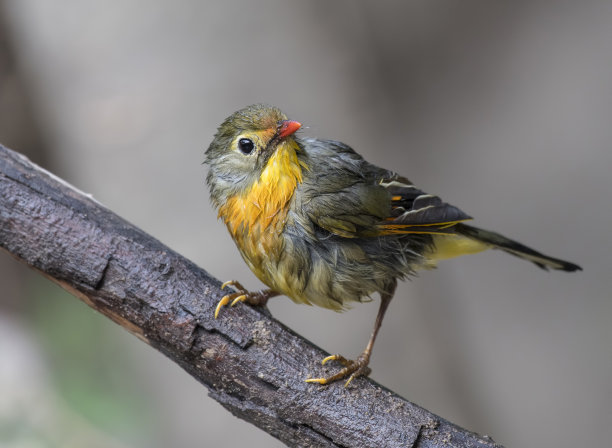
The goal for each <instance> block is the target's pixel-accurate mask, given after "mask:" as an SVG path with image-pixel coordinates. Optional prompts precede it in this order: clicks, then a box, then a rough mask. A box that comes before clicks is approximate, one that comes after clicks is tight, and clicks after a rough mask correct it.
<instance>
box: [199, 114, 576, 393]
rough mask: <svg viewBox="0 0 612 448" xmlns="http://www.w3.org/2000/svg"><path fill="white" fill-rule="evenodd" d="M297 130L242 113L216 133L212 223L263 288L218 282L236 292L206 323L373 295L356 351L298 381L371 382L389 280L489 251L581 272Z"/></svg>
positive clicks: (282, 119) (278, 118) (211, 163)
mask: <svg viewBox="0 0 612 448" xmlns="http://www.w3.org/2000/svg"><path fill="white" fill-rule="evenodd" d="M301 127H302V125H301V123H300V122H298V121H295V120H290V119H289V118H288V117H287V116H286V115H285V114H284V113H283V112H282V111H281V110H280V109H279V108H277V107H274V106H270V105H265V104H254V105H251V106H247V107H245V108H243V109H240V110H238V111H237V112H234V113H233V114H232V115H230V116H229V117H228V118H226V119H225V121H223V123H222V124H221V125H220V126H219V127H218V129H217V132H216V134H215V136H214V138H213V140H212V142H211V143H210V146H209V147H208V149H207V150H206V152H205V161H204V163H205V164H206V165H208V174H207V176H206V183H207V185H208V188H209V192H210V200H211V203H212V205H213V207H214V208H215V209H216V210H217V211H218V218H219V219H220V220H222V221H223V223H224V224H225V226H226V227H227V229H228V231H229V233H230V235H231V237H232V239H233V240H234V242H235V243H236V246H237V247H238V250H239V252H240V254H241V255H242V258H243V259H244V261H245V262H246V264H247V265H248V266H249V268H250V269H251V271H253V273H254V274H255V275H256V276H257V277H258V278H259V280H261V281H262V282H263V283H264V284H265V285H266V286H267V288H266V289H263V290H261V291H249V290H247V289H246V288H244V287H243V286H242V285H241V284H240V282H238V281H236V280H230V281H228V282H225V283H224V284H223V285H222V289H225V288H228V287H231V288H232V290H233V291H234V292H231V293H229V294H227V295H225V296H224V297H223V298H222V299H221V300H220V301H219V303H218V305H217V307H216V310H215V318H217V317H218V316H219V313H220V310H221V309H222V308H223V307H225V306H226V305H228V304H229V303H230V302H231V305H232V306H233V305H235V304H236V303H239V302H246V303H248V304H251V305H254V306H265V305H266V303H267V302H268V299H270V298H272V297H274V296H278V295H285V296H287V297H289V298H290V299H292V300H293V301H294V302H296V303H298V304H308V305H317V306H320V307H323V308H328V309H331V310H335V311H343V310H345V309H347V308H348V307H350V305H351V304H353V303H355V302H363V301H367V300H371V296H372V295H373V294H376V293H377V294H378V295H379V296H380V306H379V309H378V313H377V316H376V319H375V323H374V328H373V331H372V333H371V336H370V339H369V341H368V344H367V346H366V348H365V350H364V351H363V352H362V353H361V355H360V356H359V357H357V358H356V359H354V360H350V359H347V358H345V357H343V356H342V355H339V354H335V355H331V356H328V357H326V358H324V359H323V361H322V363H323V364H326V363H327V362H332V361H335V362H337V363H339V364H340V366H339V370H338V371H337V373H335V374H333V375H330V376H327V377H320V378H308V379H306V381H307V382H310V383H318V384H328V383H331V382H334V381H337V380H344V379H346V382H345V386H348V385H349V384H350V383H351V381H353V380H354V379H355V378H357V377H359V376H367V375H369V374H370V372H371V369H370V367H369V362H370V357H371V354H372V349H373V346H374V342H375V340H376V337H377V335H378V332H379V330H380V328H381V325H382V321H383V318H384V315H385V312H386V310H387V308H388V306H389V303H390V301H391V299H392V298H393V295H394V292H395V289H396V285H397V283H398V281H399V280H404V279H406V278H409V277H411V276H413V275H414V274H415V273H416V272H417V271H419V270H421V269H431V268H434V267H435V266H436V265H437V263H438V262H439V261H440V260H444V259H448V258H454V257H457V256H460V255H466V254H473V253H477V252H481V251H484V250H487V249H498V250H501V251H503V252H506V253H509V254H511V255H514V256H516V257H519V258H522V259H524V260H527V261H530V262H532V263H534V264H535V265H536V266H538V267H539V268H542V269H544V270H547V269H556V270H561V271H567V272H573V271H578V270H581V269H582V268H581V267H580V266H578V265H576V264H574V263H570V262H568V261H564V260H560V259H557V258H553V257H549V256H547V255H544V254H542V253H540V252H538V251H536V250H534V249H531V248H529V247H527V246H525V245H523V244H521V243H519V242H516V241H513V240H511V239H509V238H507V237H505V236H502V235H500V234H499V233H496V232H492V231H489V230H484V229H481V228H477V227H473V226H472V225H469V224H467V223H466V222H467V221H469V220H471V219H472V218H471V216H469V215H468V214H466V213H465V212H463V211H462V210H460V209H459V208H457V207H455V206H453V205H450V204H448V203H446V202H444V201H442V199H441V198H440V197H439V196H437V195H433V194H428V193H426V192H424V191H422V190H421V189H419V188H418V187H417V186H415V185H414V184H413V183H412V182H411V181H409V180H408V179H407V178H406V177H404V176H402V175H400V174H398V173H396V172H395V171H393V170H388V169H385V168H380V167H378V166H376V165H373V164H371V163H369V162H367V161H366V160H365V159H364V158H363V157H362V156H360V155H359V154H358V153H357V152H356V151H354V150H353V149H352V148H351V147H350V146H348V145H346V144H344V143H341V142H339V141H335V140H326V139H317V138H307V137H302V136H301V135H298V134H297V133H296V132H297V131H298V130H299V129H300V128H301ZM300 134H301V131H300Z"/></svg>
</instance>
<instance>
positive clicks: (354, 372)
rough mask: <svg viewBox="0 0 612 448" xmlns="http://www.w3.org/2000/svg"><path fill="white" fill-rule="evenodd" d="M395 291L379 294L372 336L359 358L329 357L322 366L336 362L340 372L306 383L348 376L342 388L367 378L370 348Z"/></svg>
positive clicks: (392, 289) (325, 381)
mask: <svg viewBox="0 0 612 448" xmlns="http://www.w3.org/2000/svg"><path fill="white" fill-rule="evenodd" d="M394 291H395V285H393V287H392V288H390V290H389V292H387V293H384V294H381V296H380V307H379V308H378V314H377V315H376V321H375V322H374V331H372V336H370V340H369V341H368V345H367V346H366V348H365V350H364V351H363V353H362V354H361V355H359V357H358V358H357V359H356V360H354V361H352V360H350V359H346V358H345V357H344V356H342V355H331V356H328V357H327V358H325V359H323V361H322V362H321V363H322V364H325V363H327V362H328V361H338V362H339V363H340V364H342V365H343V366H344V368H343V369H342V370H340V371H339V372H338V373H336V374H335V375H332V376H330V377H327V378H309V379H307V380H306V382H307V383H319V384H328V383H331V382H333V381H337V380H340V379H343V378H346V377H347V376H348V380H347V381H346V383H344V387H346V386H348V385H349V383H350V382H351V381H353V380H354V379H355V378H357V377H360V376H362V375H363V376H368V375H369V374H370V372H371V369H370V368H369V367H368V364H369V362H370V355H371V354H372V347H374V341H376V335H377V334H378V330H380V326H381V325H382V321H383V318H384V317H385V311H387V307H388V306H389V302H391V299H392V298H393V292H394Z"/></svg>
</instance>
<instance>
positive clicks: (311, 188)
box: [300, 140, 471, 238]
mask: <svg viewBox="0 0 612 448" xmlns="http://www.w3.org/2000/svg"><path fill="white" fill-rule="evenodd" d="M307 143H308V145H309V150H310V151H309V152H310V155H311V157H312V158H313V159H314V160H311V163H316V167H317V168H316V170H315V169H311V170H310V172H309V173H307V175H306V180H305V182H304V183H305V185H304V187H303V189H302V195H301V200H300V202H301V204H300V206H301V208H302V210H303V211H304V212H305V213H306V216H308V217H309V218H310V220H311V221H312V222H313V223H314V224H315V225H317V226H319V227H321V228H322V229H324V230H326V231H328V232H331V233H333V234H335V235H339V236H342V237H345V238H358V237H375V236H381V235H383V236H384V235H399V234H408V233H426V234H448V233H454V232H453V231H452V229H451V227H452V226H454V225H455V224H457V223H458V222H461V221H465V220H468V219H471V218H470V216H468V215H467V214H465V213H464V212H462V211H461V210H459V209H458V208H457V207H454V206H452V205H450V204H447V203H445V202H442V200H441V199H440V198H439V197H437V196H434V195H430V194H427V193H424V192H423V191H421V190H419V189H418V188H416V187H415V186H414V185H413V184H412V183H411V182H410V181H409V180H408V179H406V178H404V177H402V176H399V175H398V174H396V173H394V172H392V171H388V170H384V169H382V168H379V167H377V166H375V165H372V164H370V163H368V162H366V161H365V160H364V159H363V158H362V157H361V156H359V155H358V154H357V153H355V152H354V151H353V150H352V149H351V148H350V147H348V146H346V145H344V144H342V143H339V142H331V141H320V140H311V141H308V142H307Z"/></svg>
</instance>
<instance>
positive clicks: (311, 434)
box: [0, 145, 500, 448]
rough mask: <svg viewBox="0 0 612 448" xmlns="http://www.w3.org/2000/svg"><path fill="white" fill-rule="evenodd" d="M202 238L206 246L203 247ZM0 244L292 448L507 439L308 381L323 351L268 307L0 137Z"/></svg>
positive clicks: (387, 397)
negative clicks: (228, 300) (235, 292)
mask: <svg viewBox="0 0 612 448" xmlns="http://www.w3.org/2000/svg"><path fill="white" fill-rule="evenodd" d="M205 243H206V242H205V241H203V242H202V246H203V247H204V246H205ZM0 247H2V248H3V249H4V250H6V251H7V252H9V253H11V254H12V255H13V256H14V257H16V258H17V259H18V260H20V261H22V262H24V263H26V264H27V265H29V266H30V267H32V268H34V269H36V270H37V271H39V272H40V273H41V274H43V275H45V276H46V277H48V278H50V279H51V280H52V281H54V282H56V283H58V284H60V285H61V286H62V287H64V288H65V289H66V290H68V291H69V292H71V293H72V294H74V295H75V296H77V297H78V298H80V299H81V300H83V301H84V302H86V303H87V304H88V305H90V306H91V307H92V308H95V309H96V310H98V311H100V312H101V313H102V314H104V315H106V316H107V317H109V318H111V319H112V320H113V321H115V322H116V323H118V324H119V325H121V326H122V327H124V328H126V329H128V330H129V331H130V332H132V333H133V334H134V335H136V336H137V337H138V338H140V339H142V340H143V341H144V342H146V343H147V344H150V345H151V346H153V347H155V348H156V349H158V350H159V351H161V352H163V353H164V354H165V355H166V356H167V357H168V358H170V359H171V360H172V361H174V362H176V363H178V364H179V365H180V366H182V367H183V368H184V369H185V370H186V371H187V372H188V373H189V374H191V375H192V376H194V377H195V378H196V379H197V380H198V381H200V382H201V383H202V384H204V385H205V386H206V387H207V388H208V389H209V394H210V396H211V397H212V398H214V399H215V400H217V401H218V402H220V403H221V404H222V405H223V406H224V407H225V408H227V409H228V410H229V411H230V412H232V413H233V414H234V415H236V416H237V417H239V418H241V419H244V420H246V421H249V422H251V423H253V424H254V425H256V426H258V427H259V428H261V429H263V430H264V431H266V432H268V433H269V434H271V435H272V436H274V437H277V438H278V439H280V440H281V441H283V442H284V443H286V444H287V445H290V446H309V447H312V446H320V447H349V446H350V447H353V446H358V447H367V446H371V447H383V446H388V447H482V448H484V447H489V448H491V447H499V446H500V445H497V444H495V443H494V442H493V441H492V440H491V439H490V438H488V437H481V436H479V435H477V434H474V433H471V432H468V431H466V430H464V429H462V428H460V427H458V426H456V425H454V424H452V423H450V422H448V421H446V420H444V419H442V418H440V417H438V416H436V415H434V414H432V413H430V412H428V411H426V410H424V409H422V408H420V407H418V406H416V405H414V404H412V403H410V402H408V401H406V400H405V399H403V398H402V397H400V396H398V395H396V394H394V393H393V392H391V391H389V390H387V389H385V388H384V387H382V386H380V385H378V384H376V383H375V382H373V381H371V380H369V379H365V378H360V379H358V380H355V381H354V382H353V383H352V384H351V386H350V387H348V388H344V387H343V384H342V382H338V383H335V384H332V385H330V386H324V387H321V386H319V385H314V384H307V383H305V382H304V379H305V378H306V377H307V376H308V375H321V374H323V373H324V372H322V371H321V370H322V369H323V367H321V365H320V360H321V359H322V358H323V357H324V356H325V355H326V353H324V352H322V351H321V350H320V349H319V348H317V347H315V346H314V345H313V344H311V343H310V342H308V341H306V340H304V339H303V338H301V337H300V336H298V335H297V334H295V333H293V332H292V331H291V330H290V329H288V328H286V327H285V326H283V325H282V324H281V323H279V322H278V321H276V320H275V319H273V318H272V317H270V316H269V313H267V311H266V310H265V309H264V310H258V309H254V308H251V307H249V306H237V307H235V308H226V309H224V311H223V313H222V315H221V316H220V318H219V319H218V320H215V319H214V318H213V311H214V308H215V305H216V303H217V302H218V300H219V299H220V297H221V295H222V294H221V291H220V289H219V286H220V283H219V281H218V280H216V279H215V278H213V277H211V276H210V275H209V274H208V273H207V272H206V271H204V270H203V269H200V268H198V267H197V266H196V265H194V264H193V263H192V262H190V261H189V260H187V259H185V258H184V257H182V256H180V255H179V254H177V253H176V252H174V251H172V250H171V249H169V248H168V247H166V246H164V245H163V244H162V243H160V242H159V241H157V240H155V239H154V238H152V237H150V236H149V235H147V234H145V233H144V232H143V231H141V230H139V229H138V228H136V227H134V226H133V225H131V224H130V223H128V222H126V221H125V220H123V219H122V218H120V217H119V216H117V215H116V214H114V213H113V212H111V211H110V210H108V209H106V208H105V207H104V206H102V205H101V204H99V203H98V202H96V201H95V200H94V199H93V198H92V197H90V196H88V195H86V194H83V193H81V192H80V191H78V190H76V189H75V188H74V187H72V186H70V185H69V184H67V183H66V182H64V181H62V180H61V179H59V178H57V177H55V176H54V175H52V174H51V173H49V172H47V171H45V170H43V169H42V168H40V167H38V166H36V165H34V164H33V163H31V162H30V161H29V160H27V159H26V158H25V157H24V156H22V155H20V154H18V153H16V152H14V151H11V150H9V149H7V148H5V147H3V146H1V145H0Z"/></svg>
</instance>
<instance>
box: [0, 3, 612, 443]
mask: <svg viewBox="0 0 612 448" xmlns="http://www.w3.org/2000/svg"><path fill="white" fill-rule="evenodd" d="M254 102H267V103H271V104H275V105H278V106H279V107H281V108H282V109H283V110H284V111H285V112H286V113H287V114H288V115H289V116H290V117H291V118H294V119H296V120H299V121H301V122H302V123H304V124H305V125H306V129H305V130H304V131H303V134H305V135H312V136H321V137H328V138H334V139H338V140H342V141H344V142H347V143H349V144H351V145H352V146H354V147H355V148H356V149H357V150H358V151H359V152H360V153H362V154H363V155H364V156H365V157H366V158H368V159H369V160H371V161H372V162H374V163H377V164H379V165H383V166H386V167H392V168H394V169H397V170H398V171H400V172H401V173H402V174H405V175H406V176H408V177H409V178H410V179H411V180H413V181H414V182H415V183H417V184H418V185H419V186H421V187H422V188H423V189H425V190H426V191H430V192H433V193H436V194H439V195H441V196H442V197H443V198H444V199H446V200H447V201H448V202H450V203H452V204H455V205H457V206H459V207H461V208H462V209H463V210H465V211H466V212H468V213H469V214H471V215H472V216H475V217H477V219H476V221H475V223H476V224H477V225H480V226H482V227H484V228H491V229H495V230H497V231H499V232H502V233H505V234H507V235H509V236H512V237H514V238H516V239H517V240H519V241H521V242H524V243H525V244H528V245H532V246H534V247H535V248H537V249H539V250H541V251H543V252H545V253H549V254H551V255H553V256H557V257H560V258H566V259H569V260H571V261H574V262H577V263H579V264H581V265H583V267H584V268H585V270H584V272H581V273H575V274H566V273H559V272H549V273H546V272H542V271H540V270H538V269H537V268H535V267H534V266H533V265H531V264H529V263H526V262H521V261H520V260H517V259H515V258H513V257H509V256H505V255H504V254H501V253H497V252H493V251H492V252H489V253H485V254H480V255H478V256H469V257H464V258H463V259H460V260H453V261H447V262H444V263H442V264H441V265H440V267H439V269H437V270H435V271H432V272H425V273H423V274H422V275H420V276H419V278H417V279H415V280H414V281H412V282H408V283H404V284H402V285H401V286H400V288H399V289H398V291H397V294H396V298H395V300H394V301H393V302H392V304H391V311H390V313H389V314H388V316H387V318H386V321H385V323H384V325H383V329H382V332H381V334H380V336H379V340H378V342H377V346H376V349H375V350H374V355H373V360H372V367H373V373H372V377H373V378H374V379H375V380H377V381H379V382H381V383H382V384H384V385H386V386H388V387H389V388H391V389H393V390H395V391H397V392H398V393H400V394H401V395H403V396H405V397H407V398H408V399H410V400H411V401H414V402H416V403H418V404H420V405H421V406H424V407H426V408H428V409H430V410H432V411H434V412H436V413H438V414H439V415H441V416H443V417H445V418H447V419H449V420H451V421H453V422H456V423H458V424H460V425H462V426H465V427H467V428H469V429H472V430H474V431H478V432H480V433H485V434H490V435H491V436H493V437H494V439H495V440H497V441H498V442H500V443H503V444H505V445H506V446H508V447H526V446H537V447H560V446H567V447H575V446H608V445H609V441H610V439H611V438H612V325H611V324H612V297H611V295H612V293H611V290H612V280H611V276H612V275H611V272H610V268H611V267H612V263H611V259H610V254H611V253H612V244H611V238H610V233H609V231H610V223H611V222H612V178H611V177H612V176H611V174H610V172H611V170H612V150H611V146H612V2H610V1H608V0H601V1H599V0H585V1H580V2H576V1H556V2H548V1H533V0H524V1H512V2H510V1H506V2H490V1H484V0H482V1H472V0H470V1H451V0H419V1H409V2H406V1H391V0H384V1H381V0H379V1H352V0H338V1H333V2H329V1H323V0H317V1H302V2H286V1H280V0H278V1H272V0H267V1H259V2H251V1H220V0H215V1H206V2H202V1H197V0H182V1H178V2H170V1H162V0H121V1H119V0H106V1H104V2H102V1H92V0H57V1H53V2H49V1H46V0H0V142H2V143H3V144H5V145H7V146H9V147H12V148H13V149H15V150H18V151H21V152H23V153H25V154H27V155H28V156H29V157H30V158H31V159H33V160H34V161H35V162H37V163H39V164H41V165H43V166H44V167H46V168H48V169H50V170H52V171H53V172H55V173H57V174H58V175H60V176H62V177H64V178H65V179H67V180H68V181H69V182H71V183H73V184H74V185H75V186H77V187H78V188H80V189H82V190H84V191H87V192H90V193H92V194H93V195H94V196H95V197H96V198H97V199H98V200H99V201H101V202H102V203H104V204H105V205H106V206H108V207H109V208H110V209H112V210H114V211H116V212H117V213H119V214H120V215H122V216H124V217H125V218H126V219H128V220H129V221H131V222H133V223H134V224H136V225H138V226H140V227H141V228H143V229H144V230H145V231H147V232H149V233H151V234H152V235H154V236H155V237H157V238H158V239H160V240H161V241H162V242H164V243H165V244H167V245H169V246H170V247H172V248H174V249H175V250H177V251H178V252H180V253H182V254H183V255H185V256H187V257H188V258H190V259H192V260H194V261H195V262H196V263H197V264H199V265H200V266H202V267H204V268H206V269H208V270H209V271H210V272H211V273H212V274H213V275H215V276H217V277H218V278H220V279H229V278H239V279H241V280H243V281H244V283H245V284H246V285H247V286H248V287H251V288H259V287H260V286H261V285H260V284H259V283H258V281H257V280H256V279H255V277H254V276H253V275H252V274H251V273H250V272H249V271H248V269H247V268H246V266H245V265H244V263H243V262H242V260H241V259H240V257H239V255H238V252H237V251H236V249H235V248H234V246H233V243H232V242H231V240H230V238H229V236H228V235H227V232H226V230H225V229H224V227H223V226H222V225H221V224H220V223H218V222H217V221H216V216H215V214H214V213H213V211H212V210H211V208H210V205H209V202H208V196H207V191H206V188H205V185H204V177H205V172H206V171H205V167H204V166H202V165H201V162H202V160H203V152H204V150H205V148H206V147H207V146H208V143H209V142H210V140H211V139H212V136H213V134H214V132H215V128H216V126H217V125H218V124H219V123H220V122H221V121H222V120H223V119H224V118H225V117H226V116H227V115H229V114H230V113H231V112H233V111H234V110H236V109H238V108H240V107H243V106H245V105H247V104H251V103H254ZM377 306H378V301H377V300H376V301H374V302H373V303H369V304H363V305H358V306H356V307H355V308H354V309H353V310H351V311H349V312H346V313H343V314H337V313H333V312H331V311H326V310H319V309H314V308H311V307H306V306H297V305H295V304H293V303H292V302H291V301H289V300H288V299H285V298H283V299H276V300H273V301H272V302H271V303H270V309H271V311H272V314H273V315H274V316H275V317H277V318H278V319H280V320H281V321H282V322H284V323H286V324H287V325H289V326H290V327H292V328H294V329H295V330H296V331H298V332H299V333H300V334H302V335H304V336H305V337H307V338H309V339H311V340H312V341H314V342H315V343H316V344H318V345H320V346H321V347H324V348H325V349H327V350H328V351H330V352H334V353H335V352H341V353H344V354H346V355H348V356H356V355H357V354H359V353H360V352H361V350H362V349H363V347H364V345H365V343H366V341H367V339H368V337H369V334H370V330H371V326H372V323H373V321H374V316H375V313H376V310H377ZM206 392H207V391H206V390H205V388H203V387H202V386H200V385H199V384H198V383H196V381H195V380H193V379H192V378H191V377H190V376H188V375H187V374H186V373H184V372H183V371H182V370H181V369H180V368H178V367H177V366H176V365H174V364H172V363H171V362H169V361H168V360H167V359H166V358H164V357H163V356H162V355H161V354H159V353H157V352H155V351H154V350H153V349H151V348H149V347H147V346H145V345H144V344H142V343H141V342H140V341H138V340H136V338H134V337H132V336H131V335H129V334H128V333H127V332H125V331H124V330H123V329H121V328H119V327H118V326H116V325H114V324H113V323H111V322H109V321H108V320H107V319H106V318H104V317H103V316H101V315H98V314H96V313H95V312H94V311H92V310H90V309H89V308H87V307H86V306H85V305H84V304H82V303H81V302H80V301H78V300H76V299H74V298H72V297H70V296H68V295H67V294H66V293H64V292H63V291H61V290H60V289H59V288H57V287H56V286H54V285H52V284H51V283H50V282H48V281H46V280H44V279H42V278H41V277H40V276H37V275H36V274H34V273H32V272H30V271H29V270H28V269H27V268H26V267H24V266H21V265H19V264H18V263H17V262H16V261H14V260H13V259H12V258H11V257H10V256H8V255H6V254H4V253H0V446H3V447H11V448H12V447H55V446H61V447H83V446H88V447H96V446H100V447H167V446H215V447H234V446H245V445H247V444H248V446H250V447H273V446H280V443H279V442H278V441H277V440H275V439H273V438H271V437H270V436H268V435H267V434H265V433H263V432H261V431H259V430H258V429H256V428H255V427H252V426H250V425H249V424H247V423H245V422H242V421H240V420H237V419H236V418H234V417H233V416H232V415H230V414H229V413H227V412H226V411H225V410H224V409H223V408H222V407H221V406H220V405H218V404H217V403H216V402H214V401H213V400H212V399H210V398H208V397H207V394H206Z"/></svg>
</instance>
